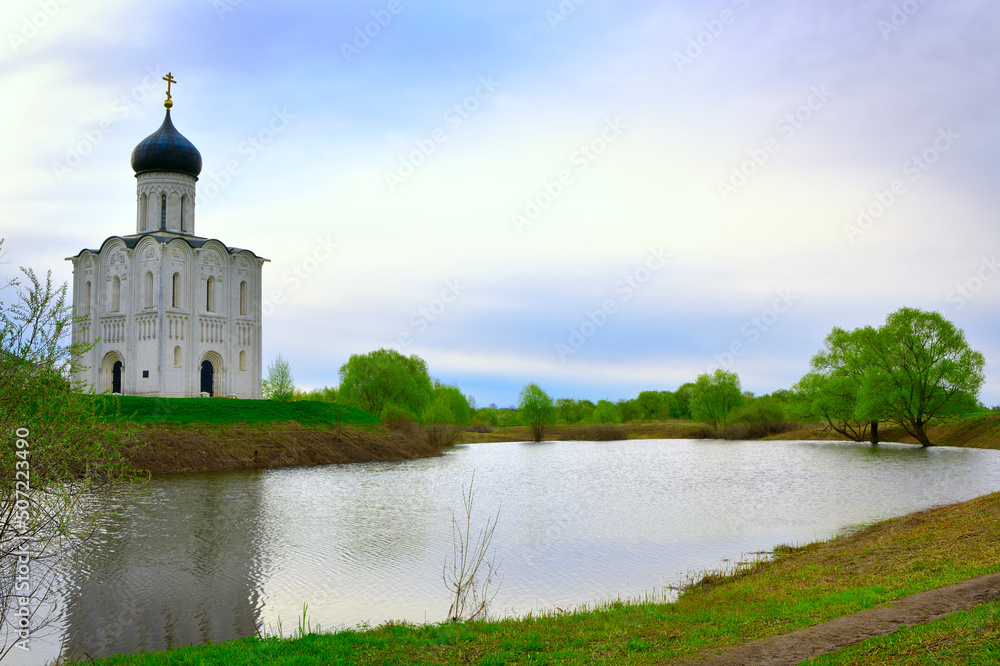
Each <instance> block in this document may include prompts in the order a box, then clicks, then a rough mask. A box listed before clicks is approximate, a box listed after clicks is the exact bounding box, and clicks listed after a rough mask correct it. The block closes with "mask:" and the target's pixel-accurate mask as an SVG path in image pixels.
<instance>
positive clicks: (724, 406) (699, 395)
mask: <svg viewBox="0 0 1000 666" xmlns="http://www.w3.org/2000/svg"><path fill="white" fill-rule="evenodd" d="M743 400H744V398H743V393H742V391H741V390H740V378H739V376H738V375H737V374H736V373H735V372H727V371H725V370H723V369H721V368H719V369H717V370H716V371H715V372H714V373H712V374H711V375H707V374H704V375H698V379H697V381H695V383H694V386H692V387H691V417H692V418H694V419H695V420H696V421H703V422H705V423H711V424H712V427H716V428H717V427H718V426H719V425H720V424H721V425H725V424H726V421H727V419H728V417H729V414H730V413H731V412H732V411H733V410H734V409H736V408H737V407H739V406H740V405H741V404H743Z"/></svg>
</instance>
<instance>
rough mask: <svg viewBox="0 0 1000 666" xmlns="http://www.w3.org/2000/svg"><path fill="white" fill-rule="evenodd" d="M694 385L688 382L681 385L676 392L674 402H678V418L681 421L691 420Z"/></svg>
mask: <svg viewBox="0 0 1000 666" xmlns="http://www.w3.org/2000/svg"><path fill="white" fill-rule="evenodd" d="M692 387H694V384H693V383H691V382H687V383H686V384H681V385H680V386H679V387H677V390H676V391H674V400H676V401H677V411H678V414H677V418H679V419H689V418H691V388H692Z"/></svg>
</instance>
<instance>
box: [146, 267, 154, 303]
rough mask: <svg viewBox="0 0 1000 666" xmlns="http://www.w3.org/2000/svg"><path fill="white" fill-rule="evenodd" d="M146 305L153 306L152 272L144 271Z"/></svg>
mask: <svg viewBox="0 0 1000 666" xmlns="http://www.w3.org/2000/svg"><path fill="white" fill-rule="evenodd" d="M146 307H147V308H151V307H153V274H152V273H150V272H149V271H146Z"/></svg>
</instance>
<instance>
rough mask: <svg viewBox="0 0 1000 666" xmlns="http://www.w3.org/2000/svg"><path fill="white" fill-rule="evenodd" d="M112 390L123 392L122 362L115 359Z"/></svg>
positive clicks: (112, 369) (112, 371)
mask: <svg viewBox="0 0 1000 666" xmlns="http://www.w3.org/2000/svg"><path fill="white" fill-rule="evenodd" d="M111 392H112V393H121V392H122V362H121V361H115V364H114V366H112V368H111Z"/></svg>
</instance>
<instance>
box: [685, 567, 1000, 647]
mask: <svg viewBox="0 0 1000 666" xmlns="http://www.w3.org/2000/svg"><path fill="white" fill-rule="evenodd" d="M997 598H1000V573H995V574H989V575H987V576H980V577H979V578H973V579H971V580H966V581H963V582H961V583H955V584H954V585H946V586H945V587H939V588H936V589H933V590H927V591H926V592H921V593H919V594H914V595H912V596H909V597H903V598H902V599H897V600H896V601H894V602H893V603H892V604H890V605H889V606H886V607H884V608H875V609H872V610H866V611H860V612H858V613H854V614H852V615H845V616H844V617H839V618H836V619H834V620H830V621H829V622H824V623H823V624H817V625H816V626H814V627H809V628H807V629H800V630H798V631H793V632H790V633H787V634H779V635H777V636H771V637H770V638H763V639H760V640H756V641H751V642H749V643H743V644H741V645H734V646H733V647H730V648H726V649H724V650H721V651H716V652H713V653H703V654H700V655H698V656H696V657H695V658H693V659H692V660H691V661H690V662H688V663H699V664H717V665H720V666H721V665H724V666H729V665H733V666H735V665H737V664H739V665H741V666H742V665H748V666H749V665H751V664H754V665H756V664H767V666H778V665H779V664H797V663H799V662H800V661H802V660H804V659H809V658H810V657H815V656H818V655H821V654H826V653H827V652H833V651H835V650H839V649H840V648H843V647H847V646H848V645H854V644H855V643H860V642H861V641H863V640H865V639H866V638H873V637H875V636H884V635H886V634H890V633H892V632H893V631H895V630H896V629H898V628H899V627H901V626H913V625H915V624H922V623H924V622H930V621H932V620H936V619H938V618H940V617H944V616H945V615H948V614H949V613H953V612H955V611H960V610H967V609H969V608H972V607H974V606H978V605H979V604H981V603H984V602H987V601H992V600H994V599H997Z"/></svg>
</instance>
